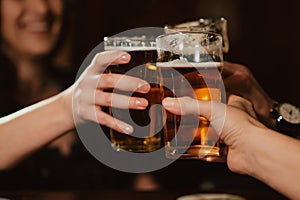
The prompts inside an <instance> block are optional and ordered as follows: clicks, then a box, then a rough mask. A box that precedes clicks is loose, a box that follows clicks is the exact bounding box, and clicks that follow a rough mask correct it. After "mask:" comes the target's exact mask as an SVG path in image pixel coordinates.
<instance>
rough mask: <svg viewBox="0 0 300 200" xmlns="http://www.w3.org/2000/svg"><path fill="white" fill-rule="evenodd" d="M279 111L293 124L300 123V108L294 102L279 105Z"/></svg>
mask: <svg viewBox="0 0 300 200" xmlns="http://www.w3.org/2000/svg"><path fill="white" fill-rule="evenodd" d="M278 111H279V114H280V115H281V116H282V118H283V119H284V120H285V121H287V122H289V123H292V124H299V123H300V110H299V109H298V108H297V107H295V106H293V105H292V104H288V103H283V104H281V105H280V106H279V110H278Z"/></svg>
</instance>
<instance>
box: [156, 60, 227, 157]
mask: <svg viewBox="0 0 300 200" xmlns="http://www.w3.org/2000/svg"><path fill="white" fill-rule="evenodd" d="M157 66H158V68H159V69H160V71H161V76H162V77H163V85H164V94H163V97H164V98H165V97H183V96H190V97H193V98H196V99H198V100H221V91H220V89H219V87H218V86H219V84H220V81H221V77H220V76H221V74H220V72H221V71H222V66H221V65H220V63H219V64H213V66H207V65H205V67H203V66H201V65H199V66H198V67H197V66H196V67H195V65H194V66H192V65H191V66H167V67H166V66H160V65H159V64H157ZM216 66H217V67H216ZM166 118H167V120H166V125H165V126H164V134H165V145H166V150H167V151H166V155H167V157H168V158H190V159H192V158H197V159H203V160H207V161H216V160H218V158H219V157H220V156H224V155H223V154H224V153H226V152H225V145H224V144H223V143H221V142H220V140H219V137H218V135H217V133H216V132H215V131H214V129H213V128H212V127H211V126H210V122H209V121H208V120H207V119H206V118H205V117H202V116H200V117H199V116H195V115H185V116H181V115H174V114H172V113H170V112H167V117H166Z"/></svg>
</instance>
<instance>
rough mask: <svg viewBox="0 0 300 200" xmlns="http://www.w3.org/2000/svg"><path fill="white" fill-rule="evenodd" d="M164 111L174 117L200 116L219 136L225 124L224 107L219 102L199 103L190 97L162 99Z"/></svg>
mask: <svg viewBox="0 0 300 200" xmlns="http://www.w3.org/2000/svg"><path fill="white" fill-rule="evenodd" d="M162 104H163V106H164V108H165V109H166V110H168V111H169V112H171V113H173V114H176V115H201V116H203V117H205V118H207V119H208V120H209V121H210V124H211V125H212V126H213V127H214V128H215V130H216V132H217V133H218V134H219V135H220V134H221V131H222V129H223V126H224V123H225V117H226V105H225V104H223V103H221V102H220V101H200V100H197V99H194V98H191V97H180V98H170V97H167V98H165V99H163V101H162Z"/></svg>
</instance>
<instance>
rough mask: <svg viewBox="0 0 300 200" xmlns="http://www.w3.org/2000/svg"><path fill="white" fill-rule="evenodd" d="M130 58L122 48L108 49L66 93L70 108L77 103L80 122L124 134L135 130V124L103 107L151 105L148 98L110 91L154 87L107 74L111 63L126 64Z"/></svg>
mask: <svg viewBox="0 0 300 200" xmlns="http://www.w3.org/2000/svg"><path fill="white" fill-rule="evenodd" d="M129 60H130V55H129V54H128V53H125V52H122V51H107V52H102V53H99V54H97V55H96V56H95V58H94V59H93V61H92V63H91V64H90V65H89V66H88V67H87V69H86V70H85V71H84V72H83V73H82V74H81V76H80V77H79V79H78V80H77V81H76V82H75V84H74V85H73V86H72V87H71V88H69V89H68V91H66V92H65V99H66V101H65V102H66V104H68V106H69V109H71V108H70V105H71V104H72V102H73V116H74V119H75V120H76V122H82V121H85V120H90V121H94V122H97V123H100V124H102V125H105V126H107V127H110V128H112V129H115V130H117V131H119V132H122V133H127V134H129V133H131V132H132V131H133V128H132V126H131V125H129V124H126V123H124V122H122V121H120V120H118V119H116V118H113V117H112V116H111V115H110V114H108V113H106V112H104V111H103V110H102V108H103V107H108V106H112V107H116V108H123V109H126V108H127V109H129V108H130V109H145V108H146V107H147V105H148V101H147V100H146V99H144V98H138V97H129V96H125V95H120V94H116V93H111V92H108V90H112V89H118V90H123V91H135V92H140V93H147V92H148V91H149V90H150V85H149V84H148V83H147V82H146V81H144V80H141V79H138V78H135V77H131V76H125V75H121V74H107V73H104V71H105V69H106V68H107V67H108V66H109V65H117V64H125V63H128V62H129ZM71 98H73V101H72V100H71ZM70 113H72V112H70Z"/></svg>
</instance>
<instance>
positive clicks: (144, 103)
mask: <svg viewBox="0 0 300 200" xmlns="http://www.w3.org/2000/svg"><path fill="white" fill-rule="evenodd" d="M135 105H136V106H138V107H143V108H144V107H146V106H147V105H148V102H147V101H145V100H141V99H137V100H135Z"/></svg>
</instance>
